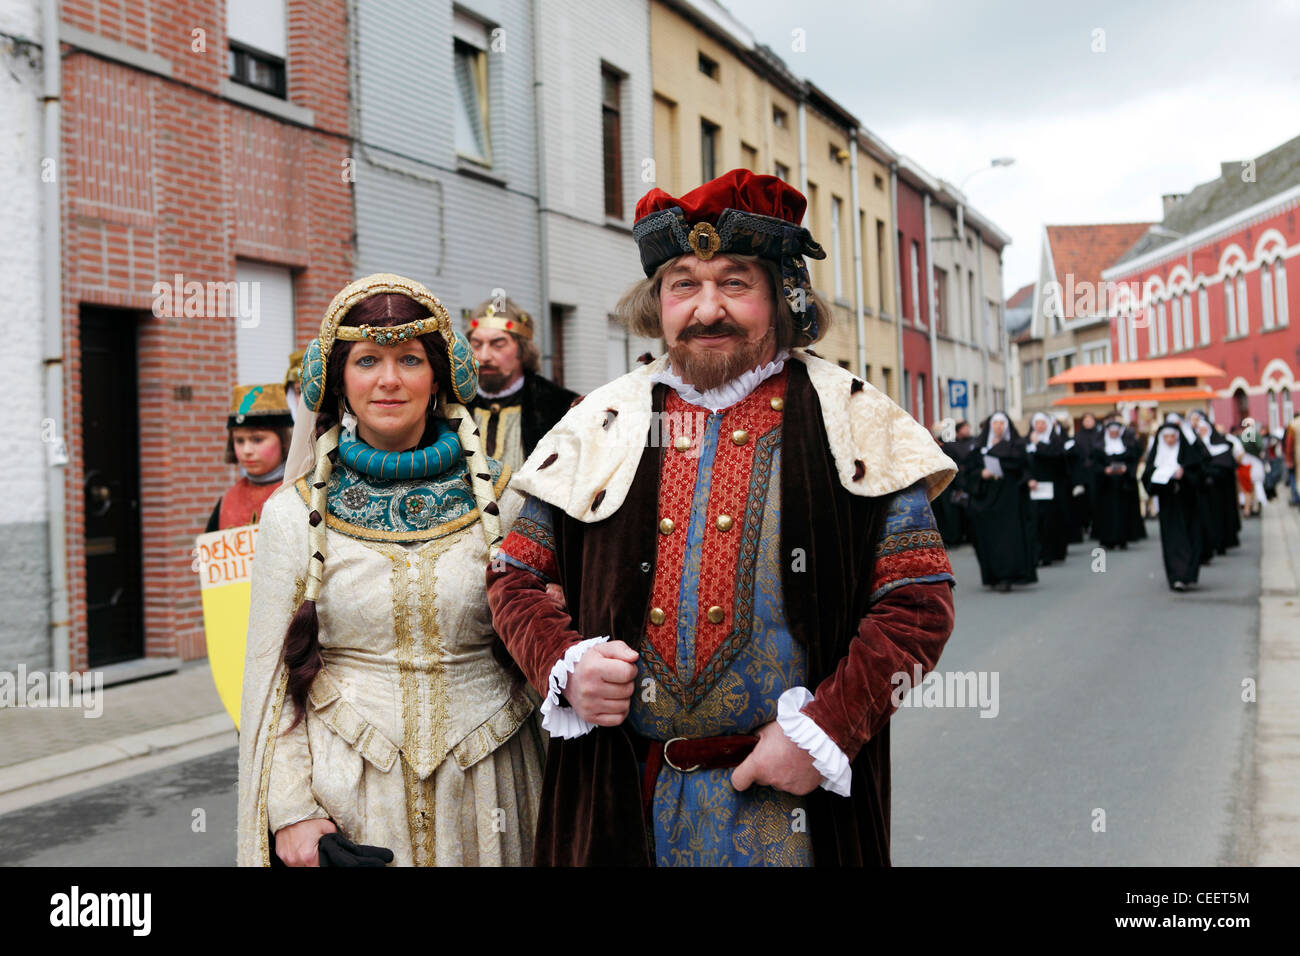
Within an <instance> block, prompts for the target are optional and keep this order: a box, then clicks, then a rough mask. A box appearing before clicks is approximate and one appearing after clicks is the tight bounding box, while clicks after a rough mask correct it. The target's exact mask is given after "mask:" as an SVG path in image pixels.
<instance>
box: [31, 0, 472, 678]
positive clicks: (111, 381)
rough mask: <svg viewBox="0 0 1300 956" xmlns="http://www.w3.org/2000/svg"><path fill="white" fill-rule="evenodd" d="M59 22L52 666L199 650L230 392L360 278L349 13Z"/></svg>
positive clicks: (102, 0)
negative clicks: (59, 586) (56, 569)
mask: <svg viewBox="0 0 1300 956" xmlns="http://www.w3.org/2000/svg"><path fill="white" fill-rule="evenodd" d="M61 18H62V20H61V24H60V36H59V39H60V41H61V46H62V86H63V99H62V109H63V121H62V152H63V155H62V166H61V174H60V176H59V177H58V181H59V184H60V186H61V189H62V195H61V206H62V217H61V218H62V230H63V236H62V241H63V257H62V258H63V272H62V291H63V315H64V335H63V365H64V369H65V373H64V387H65V390H64V409H65V421H66V436H67V442H68V458H69V462H68V464H67V466H66V481H65V487H66V515H67V524H66V554H65V555H64V556H63V559H64V561H65V563H66V576H67V600H68V615H67V620H66V622H62V621H56V622H53V625H52V626H53V634H54V644H55V648H54V660H55V661H56V662H57V661H59V659H60V656H61V655H65V654H66V657H65V658H64V659H65V660H67V662H68V663H69V664H70V665H71V667H73V668H75V669H81V668H85V667H87V666H91V667H100V666H103V665H106V664H112V663H116V662H121V661H128V660H133V659H136V658H141V657H146V658H177V657H179V658H183V659H191V658H196V657H202V656H204V654H205V653H206V651H205V647H204V638H203V626H202V616H201V610H200V601H199V587H198V581H197V576H196V575H195V574H194V573H193V571H192V570H191V561H192V557H191V550H192V548H193V546H194V536H195V535H196V534H198V533H200V532H201V531H203V528H204V524H205V521H206V519H207V517H208V514H209V512H210V511H211V510H212V507H213V505H214V503H215V502H216V501H217V499H218V497H219V496H220V495H221V494H222V493H223V492H224V491H225V489H226V488H228V487H229V486H230V485H231V484H232V483H233V482H234V480H235V479H236V478H237V477H238V476H237V474H236V472H235V469H234V467H233V466H230V465H226V464H224V463H223V461H222V453H223V449H224V447H225V442H226V432H225V421H226V414H227V410H228V404H229V401H230V395H231V387H232V386H233V385H235V384H237V383H240V382H250V381H251V382H253V383H257V382H267V381H282V380H283V376H284V372H285V369H286V368H287V365H288V353H289V351H290V350H291V349H292V348H293V347H296V346H301V345H302V344H303V343H304V342H305V340H306V339H307V338H308V337H309V335H310V334H312V332H313V331H314V329H315V328H316V327H317V326H318V325H319V322H320V316H321V315H322V314H323V312H324V310H325V307H326V305H327V304H328V303H329V300H330V299H331V297H332V296H333V295H334V293H335V292H337V291H338V289H340V288H341V287H342V286H343V285H344V284H345V283H346V282H347V281H349V280H350V279H351V278H352V277H353V276H352V266H353V215H352V194H351V182H350V178H349V177H348V176H346V175H342V174H341V173H346V171H347V164H346V162H345V161H346V160H347V157H348V154H349V152H350V146H349V139H348V133H349V130H348V76H347V69H348V44H347V21H346V9H345V5H344V4H319V3H309V2H307V0H267V2H264V3H261V4H252V5H250V4H230V5H228V4H227V3H224V2H220V0H183V2H175V0H166V2H164V0H63V3H62V4H61ZM448 42H450V41H448ZM231 296H233V299H232V298H231ZM177 302H179V303H180V304H181V308H180V309H179V310H178V309H176V308H175V304H176V303H177Z"/></svg>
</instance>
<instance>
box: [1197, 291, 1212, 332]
mask: <svg viewBox="0 0 1300 956" xmlns="http://www.w3.org/2000/svg"><path fill="white" fill-rule="evenodd" d="M1196 308H1197V309H1198V310H1199V311H1200V313H1201V345H1209V344H1210V294H1209V293H1208V292H1206V291H1205V286H1201V287H1200V288H1199V289H1197V290H1196Z"/></svg>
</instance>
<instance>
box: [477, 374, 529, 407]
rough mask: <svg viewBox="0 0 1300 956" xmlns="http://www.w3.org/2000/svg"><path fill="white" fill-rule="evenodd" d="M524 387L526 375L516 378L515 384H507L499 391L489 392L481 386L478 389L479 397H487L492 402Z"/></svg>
mask: <svg viewBox="0 0 1300 956" xmlns="http://www.w3.org/2000/svg"><path fill="white" fill-rule="evenodd" d="M523 387H524V377H523V376H522V375H520V376H519V377H518V378H517V379H515V381H514V384H513V385H507V386H506V387H505V388H503V389H501V391H499V392H489V391H488V390H487V389H486V388H483V387H482V386H480V387H479V390H478V396H479V398H486V399H487V400H488V401H489V402H490V401H492V400H493V399H496V398H505V397H506V396H507V395H513V394H514V393H515V392H517V391H519V390H520V389H521V388H523Z"/></svg>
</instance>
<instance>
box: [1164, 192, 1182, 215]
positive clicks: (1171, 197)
mask: <svg viewBox="0 0 1300 956" xmlns="http://www.w3.org/2000/svg"><path fill="white" fill-rule="evenodd" d="M1186 195H1187V193H1165V194H1164V195H1163V196H1161V197H1160V202H1161V205H1162V209H1161V212H1160V217H1161V218H1162V219H1167V218H1168V217H1169V213H1170V211H1171V210H1172V209H1173V208H1174V207H1175V206H1177V205H1178V204H1179V203H1180V202H1182V201H1183V197H1184V196H1186Z"/></svg>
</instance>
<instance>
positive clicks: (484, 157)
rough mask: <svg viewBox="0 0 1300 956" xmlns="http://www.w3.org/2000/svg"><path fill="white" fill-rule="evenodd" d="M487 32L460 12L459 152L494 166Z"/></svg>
mask: <svg viewBox="0 0 1300 956" xmlns="http://www.w3.org/2000/svg"><path fill="white" fill-rule="evenodd" d="M486 33H487V31H486V28H485V27H484V26H483V25H482V24H481V23H478V22H477V21H475V20H471V19H470V18H469V17H466V16H465V15H464V14H461V13H457V14H456V19H455V34H456V36H455V39H454V40H453V41H452V42H453V49H454V52H455V59H456V152H457V153H458V154H459V155H461V156H463V157H465V158H466V159H470V160H473V161H474V162H476V163H481V164H483V165H485V166H490V165H492V145H491V139H490V137H489V133H488V130H489V124H488V81H487V54H486V53H485V52H484V51H485V50H486V49H487V42H486V40H487V35H486ZM471 39H472V42H471Z"/></svg>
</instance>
